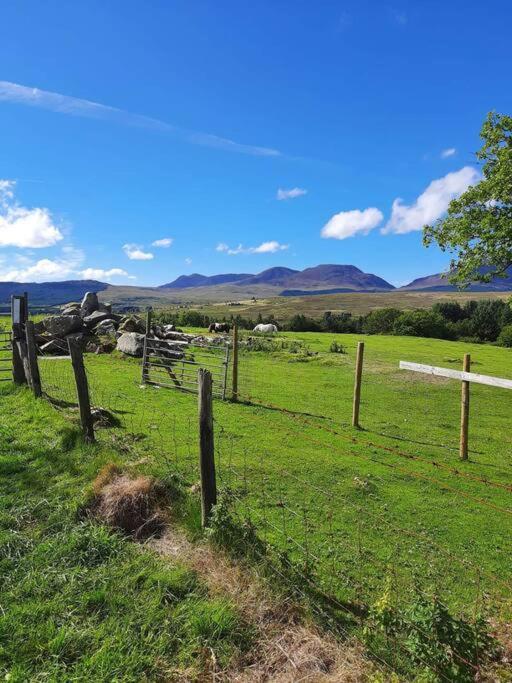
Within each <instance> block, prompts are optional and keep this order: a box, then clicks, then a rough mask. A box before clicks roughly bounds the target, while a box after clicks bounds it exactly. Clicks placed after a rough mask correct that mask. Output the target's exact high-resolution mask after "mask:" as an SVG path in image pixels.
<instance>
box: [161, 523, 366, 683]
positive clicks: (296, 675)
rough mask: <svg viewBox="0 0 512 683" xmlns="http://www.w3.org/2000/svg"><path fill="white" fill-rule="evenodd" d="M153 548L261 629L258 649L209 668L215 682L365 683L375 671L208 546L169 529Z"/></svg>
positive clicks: (355, 647)
mask: <svg viewBox="0 0 512 683" xmlns="http://www.w3.org/2000/svg"><path fill="white" fill-rule="evenodd" d="M151 546H152V547H153V548H154V549H155V550H156V551H157V552H158V553H159V554H160V555H163V556H167V557H177V558H179V559H180V560H181V561H184V562H185V563H186V564H187V565H189V566H190V567H191V568H192V569H193V570H194V571H195V572H197V574H198V576H199V577H200V578H201V579H202V580H203V581H204V582H205V583H206V585H207V587H208V591H209V593H210V594H212V595H219V596H222V597H227V598H229V599H230V601H232V603H233V605H234V606H235V607H236V609H237V610H238V611H239V613H240V614H241V616H242V618H243V619H244V621H245V622H246V623H248V624H251V625H252V627H253V628H254V630H255V639H254V642H253V645H252V646H251V647H250V649H249V650H248V651H247V652H245V653H244V654H242V655H240V657H239V658H237V660H236V661H233V662H232V663H231V664H230V666H229V667H228V668H227V669H224V670H219V669H218V667H217V666H216V663H215V662H214V661H211V662H210V664H209V669H210V671H209V674H208V675H209V679H208V680H213V681H218V682H223V683H227V682H228V681H229V682H230V683H268V682H270V681H272V682H273V683H296V682H297V681H307V682H308V683H335V682H339V681H344V682H346V683H360V682H361V683H362V682H363V681H368V680H370V678H371V676H372V674H374V673H375V671H376V670H375V667H374V666H373V665H372V664H371V663H370V662H369V661H368V659H367V658H366V657H365V655H364V651H363V648H362V646H361V645H359V644H358V643H356V642H346V643H340V642H339V641H337V640H336V639H335V638H334V637H332V636H330V635H328V634H326V633H324V632H322V631H321V630H320V629H319V628H318V627H317V626H316V625H315V624H313V623H310V622H309V621H308V620H307V618H306V616H305V614H304V613H303V611H302V610H301V609H300V607H299V606H297V605H296V604H294V603H292V602H291V601H289V600H287V599H286V598H283V597H279V596H276V595H275V594H273V593H271V591H270V590H269V588H268V587H267V585H266V584H265V583H264V582H263V581H262V580H261V579H260V578H259V577H258V576H257V575H256V574H255V572H253V571H252V570H250V569H248V568H246V567H241V566H240V565H237V564H236V563H234V562H233V561H232V560H231V559H230V558H228V557H227V556H226V555H225V554H224V553H222V552H221V551H219V550H217V549H214V548H212V547H211V546H209V545H208V544H206V543H201V544H197V545H194V544H192V543H190V542H189V541H188V540H187V539H186V538H185V536H184V535H183V534H182V533H180V532H179V531H177V530H175V529H167V531H166V533H165V534H164V535H163V536H162V537H161V538H159V539H155V540H152V541H151Z"/></svg>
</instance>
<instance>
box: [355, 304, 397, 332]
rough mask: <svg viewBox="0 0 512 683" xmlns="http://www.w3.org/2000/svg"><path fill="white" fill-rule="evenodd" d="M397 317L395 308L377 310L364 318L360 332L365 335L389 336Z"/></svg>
mask: <svg viewBox="0 0 512 683" xmlns="http://www.w3.org/2000/svg"><path fill="white" fill-rule="evenodd" d="M399 316H400V311H399V310H398V309H397V308H378V309H376V310H375V311H371V312H370V313H368V315H366V316H365V317H364V319H363V323H362V331H363V332H364V333H365V334H389V333H390V332H392V330H393V326H394V324H395V321H396V319H397V318H398V317H399Z"/></svg>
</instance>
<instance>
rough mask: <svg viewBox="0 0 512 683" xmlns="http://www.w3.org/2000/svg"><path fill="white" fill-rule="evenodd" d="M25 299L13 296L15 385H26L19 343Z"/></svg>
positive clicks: (12, 319)
mask: <svg viewBox="0 0 512 683" xmlns="http://www.w3.org/2000/svg"><path fill="white" fill-rule="evenodd" d="M22 320H23V298H22V297H20V296H14V295H13V296H11V327H12V378H13V381H14V383H15V384H26V382H27V378H26V376H25V369H24V367H23V358H22V355H21V350H20V347H19V346H18V342H19V341H20V339H21V338H22V335H21V330H22Z"/></svg>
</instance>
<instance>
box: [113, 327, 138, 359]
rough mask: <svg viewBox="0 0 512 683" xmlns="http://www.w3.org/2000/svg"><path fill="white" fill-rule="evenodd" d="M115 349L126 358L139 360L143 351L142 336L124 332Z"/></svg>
mask: <svg viewBox="0 0 512 683" xmlns="http://www.w3.org/2000/svg"><path fill="white" fill-rule="evenodd" d="M116 348H117V350H118V351H121V353H125V354H126V355H128V356H135V358H141V357H142V353H143V351H144V335H143V334H138V333H137V332H125V333H124V334H122V335H121V336H120V337H119V339H118V340H117V347H116Z"/></svg>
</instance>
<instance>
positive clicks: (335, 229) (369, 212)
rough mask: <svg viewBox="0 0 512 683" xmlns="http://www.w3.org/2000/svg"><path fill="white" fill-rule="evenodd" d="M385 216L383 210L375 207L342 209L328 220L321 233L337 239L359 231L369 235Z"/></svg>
mask: <svg viewBox="0 0 512 683" xmlns="http://www.w3.org/2000/svg"><path fill="white" fill-rule="evenodd" d="M383 218H384V216H383V215H382V212H381V211H379V209H376V208H375V207H370V208H368V209H364V210H363V211H360V210H359V209H353V210H352V211H340V213H336V214H334V216H332V218H330V220H329V221H327V223H326V224H325V225H324V227H323V228H322V232H321V233H320V234H321V235H322V237H324V238H325V239H328V238H333V239H336V240H344V239H347V237H353V236H354V235H357V234H358V233H361V234H363V235H367V234H368V233H369V232H370V231H371V230H373V229H374V228H376V227H377V225H379V223H380V222H381V221H382V219H383Z"/></svg>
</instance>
